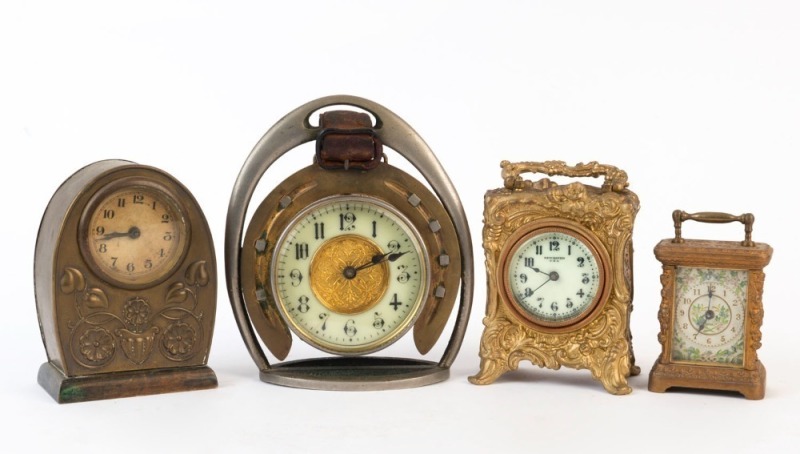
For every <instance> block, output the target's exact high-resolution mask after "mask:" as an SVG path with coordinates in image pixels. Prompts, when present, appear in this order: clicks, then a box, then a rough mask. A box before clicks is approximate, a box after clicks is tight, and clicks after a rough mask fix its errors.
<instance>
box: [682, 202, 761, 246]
mask: <svg viewBox="0 0 800 454" xmlns="http://www.w3.org/2000/svg"><path fill="white" fill-rule="evenodd" d="M672 220H673V221H674V223H675V238H674V239H673V240H672V242H673V243H683V242H684V241H685V240H684V239H683V238H682V237H681V224H682V223H683V221H697V222H706V223H709V224H727V223H729V222H741V223H742V224H744V241H742V243H741V244H742V246H746V247H754V246H755V245H756V243H754V242H753V239H752V237H753V222H755V220H756V217H755V216H753V215H752V214H751V213H744V214H741V215H739V216H734V215H732V214H728V213H718V212H713V211H704V212H700V213H687V212H685V211H683V210H675V211H673V212H672Z"/></svg>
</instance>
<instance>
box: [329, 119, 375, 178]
mask: <svg viewBox="0 0 800 454" xmlns="http://www.w3.org/2000/svg"><path fill="white" fill-rule="evenodd" d="M319 125H320V128H321V130H320V132H319V134H318V135H317V164H319V166H320V167H322V168H323V169H345V170H346V169H358V170H370V169H374V168H375V167H377V166H378V164H380V163H381V159H383V144H382V143H381V140H380V138H378V136H377V135H376V134H375V130H374V129H372V120H371V119H370V117H369V115H367V114H365V113H361V112H354V111H351V110H332V111H329V112H324V113H322V114H320V116H319Z"/></svg>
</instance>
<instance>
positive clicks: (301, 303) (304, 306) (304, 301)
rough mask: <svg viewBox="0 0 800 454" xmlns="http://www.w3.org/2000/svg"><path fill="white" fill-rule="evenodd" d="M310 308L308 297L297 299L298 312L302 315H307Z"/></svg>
mask: <svg viewBox="0 0 800 454" xmlns="http://www.w3.org/2000/svg"><path fill="white" fill-rule="evenodd" d="M309 308H310V306H309V305H308V297H307V296H301V297H300V298H297V310H298V311H300V313H302V314H305V313H306V312H308V309H309Z"/></svg>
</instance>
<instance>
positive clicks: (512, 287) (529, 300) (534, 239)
mask: <svg viewBox="0 0 800 454" xmlns="http://www.w3.org/2000/svg"><path fill="white" fill-rule="evenodd" d="M506 257H507V258H506V260H505V266H504V267H503V269H504V271H503V276H502V278H503V280H504V282H505V289H506V293H507V296H508V299H509V300H510V302H511V303H512V305H513V306H515V308H516V309H517V312H519V313H520V314H521V315H523V316H524V317H525V318H526V319H528V320H530V321H532V322H534V323H536V324H538V325H543V326H547V327H564V326H568V325H571V324H574V323H576V322H578V321H580V320H582V319H584V318H585V316H586V315H587V314H589V313H591V312H592V310H593V309H594V308H595V307H596V306H597V304H598V301H599V300H600V299H601V295H602V294H603V289H604V284H605V282H604V281H605V276H604V262H603V260H601V259H600V254H599V252H598V249H597V248H596V247H595V246H594V245H592V244H591V243H590V241H589V240H588V239H587V238H586V237H585V236H583V235H581V234H579V233H577V232H574V231H571V230H568V229H563V228H543V229H536V230H534V231H532V232H530V233H528V234H527V235H525V236H523V237H522V238H520V239H519V240H518V241H517V242H516V243H515V244H514V245H513V246H512V248H511V250H510V252H509V253H508V255H507V256H506Z"/></svg>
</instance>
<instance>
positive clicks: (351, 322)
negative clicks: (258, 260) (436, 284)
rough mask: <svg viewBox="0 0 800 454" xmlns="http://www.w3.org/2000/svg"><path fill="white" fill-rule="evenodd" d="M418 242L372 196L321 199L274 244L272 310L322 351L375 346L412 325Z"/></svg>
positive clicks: (420, 287)
mask: <svg viewBox="0 0 800 454" xmlns="http://www.w3.org/2000/svg"><path fill="white" fill-rule="evenodd" d="M422 244H423V242H422V240H421V239H420V237H419V234H418V233H417V231H416V230H415V229H414V228H413V227H412V226H411V224H410V223H409V222H408V220H406V219H405V217H403V216H402V215H401V214H400V213H399V212H397V211H396V210H394V209H393V208H391V207H390V206H389V205H387V204H385V203H383V202H381V201H379V200H377V199H374V198H371V197H366V196H337V197H332V198H328V199H324V200H322V201H320V202H318V203H316V204H314V205H312V206H310V207H309V208H307V209H306V210H304V211H302V212H300V213H299V214H298V215H297V216H296V217H295V218H294V220H293V221H292V222H291V223H290V224H289V227H288V228H287V229H286V230H285V232H284V233H283V234H282V235H281V237H280V238H279V239H278V242H277V244H276V246H275V254H274V256H273V259H272V265H271V269H272V282H273V294H274V295H275V299H276V301H277V302H278V307H279V309H280V310H281V312H282V314H283V315H284V318H285V319H286V320H287V321H288V322H289V325H290V326H291V328H292V330H293V331H294V332H295V333H296V334H297V335H298V336H300V337H301V338H303V339H305V340H306V341H308V342H309V343H311V344H313V345H314V346H316V347H318V348H320V349H322V350H325V351H328V352H331V353H337V354H363V353H369V352H372V351H376V350H378V349H381V348H383V347H385V346H387V345H389V344H391V343H392V342H394V341H395V340H397V339H398V338H399V337H400V336H401V335H402V334H403V333H404V332H405V331H406V330H407V329H408V328H409V327H410V326H411V324H412V323H413V321H414V319H415V318H416V316H417V315H418V314H419V309H420V306H421V303H422V301H423V300H424V298H425V296H426V294H427V292H428V287H429V285H428V272H427V263H428V258H427V253H426V251H425V249H424V247H423V246H422Z"/></svg>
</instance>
